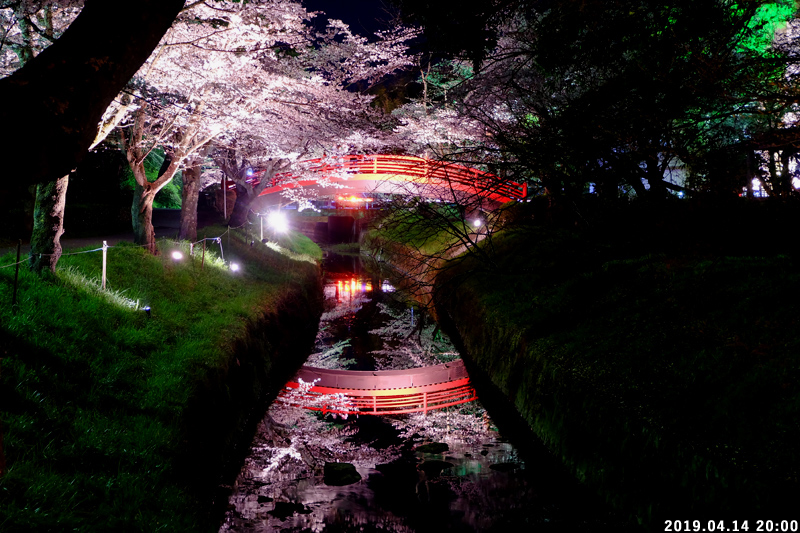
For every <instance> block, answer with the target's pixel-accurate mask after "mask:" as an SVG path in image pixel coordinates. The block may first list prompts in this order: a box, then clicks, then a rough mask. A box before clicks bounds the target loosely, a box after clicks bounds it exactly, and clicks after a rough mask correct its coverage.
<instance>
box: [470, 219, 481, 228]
mask: <svg viewBox="0 0 800 533" xmlns="http://www.w3.org/2000/svg"><path fill="white" fill-rule="evenodd" d="M472 225H473V226H475V227H476V228H480V227H481V219H479V218H476V219H475V220H473V221H472Z"/></svg>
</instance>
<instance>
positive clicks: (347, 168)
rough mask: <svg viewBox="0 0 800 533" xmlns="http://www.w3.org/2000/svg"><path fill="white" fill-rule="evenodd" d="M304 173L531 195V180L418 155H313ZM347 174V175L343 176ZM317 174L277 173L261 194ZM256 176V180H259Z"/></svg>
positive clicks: (497, 195) (507, 196)
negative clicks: (378, 177) (390, 178)
mask: <svg viewBox="0 0 800 533" xmlns="http://www.w3.org/2000/svg"><path fill="white" fill-rule="evenodd" d="M300 167H301V168H302V169H303V171H304V173H306V174H311V175H312V176H313V175H325V176H326V177H329V178H331V179H333V180H337V178H338V179H341V180H344V179H345V176H347V175H348V174H351V175H352V174H362V175H370V174H372V175H381V176H397V177H403V178H404V179H406V178H411V179H410V180H408V181H412V182H420V183H430V182H439V183H447V184H450V185H451V186H453V187H454V188H456V189H460V190H465V191H469V192H471V193H476V194H480V195H483V196H487V197H490V198H492V199H495V200H499V201H509V200H520V199H523V198H525V197H526V196H527V192H528V187H527V184H519V183H514V182H511V181H507V180H504V179H502V178H500V177H499V176H496V175H494V174H491V173H489V172H482V171H480V170H477V169H474V168H470V167H467V166H464V165H459V164H456V163H444V162H439V161H433V160H430V159H425V158H421V157H415V156H399V155H348V156H342V157H336V158H318V159H309V160H307V161H303V162H302V163H300ZM342 174H344V175H345V176H342ZM316 179H317V178H314V177H309V178H306V176H305V175H298V174H296V173H292V172H283V173H279V174H276V175H275V176H274V177H273V178H272V180H271V182H270V184H269V185H268V186H267V187H266V188H265V189H264V191H263V192H262V193H261V194H270V193H273V192H277V191H279V190H281V189H287V188H294V187H297V186H298V185H310V184H313V183H314V182H315V181H316ZM259 180H260V177H259V176H254V177H253V178H252V180H251V181H252V182H253V183H254V184H257V183H259Z"/></svg>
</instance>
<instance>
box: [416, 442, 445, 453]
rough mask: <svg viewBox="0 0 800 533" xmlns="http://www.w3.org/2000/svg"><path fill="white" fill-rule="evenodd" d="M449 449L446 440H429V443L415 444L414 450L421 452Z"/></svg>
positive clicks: (440, 451) (438, 451)
mask: <svg viewBox="0 0 800 533" xmlns="http://www.w3.org/2000/svg"><path fill="white" fill-rule="evenodd" d="M449 449H450V446H448V445H447V443H446V442H431V443H430V444H423V445H422V446H417V448H416V451H418V452H422V453H443V452H446V451H448V450H449Z"/></svg>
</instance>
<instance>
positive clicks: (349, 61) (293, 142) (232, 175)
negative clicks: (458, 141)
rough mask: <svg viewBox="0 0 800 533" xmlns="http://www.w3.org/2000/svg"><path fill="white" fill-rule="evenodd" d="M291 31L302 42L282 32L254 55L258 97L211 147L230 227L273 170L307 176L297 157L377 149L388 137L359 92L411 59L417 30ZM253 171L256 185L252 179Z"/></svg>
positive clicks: (299, 197)
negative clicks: (273, 44)
mask: <svg viewBox="0 0 800 533" xmlns="http://www.w3.org/2000/svg"><path fill="white" fill-rule="evenodd" d="M303 32H305V34H304V33H303ZM296 35H297V37H299V38H301V39H304V41H301V42H296V43H295V44H293V45H292V47H291V48H288V47H289V45H288V43H287V42H286V39H285V37H284V39H283V40H282V41H281V43H280V48H279V50H278V51H277V52H275V53H273V54H262V55H261V56H260V57H259V62H260V65H261V68H262V69H263V70H261V71H260V72H259V73H258V74H259V75H260V77H259V78H258V82H259V87H260V91H259V92H258V93H257V96H256V98H254V99H253V100H251V102H252V101H255V102H256V103H255V104H253V105H250V107H249V110H250V112H249V113H248V115H247V116H246V117H241V118H239V119H237V120H236V121H234V122H231V123H230V124H228V126H227V129H226V132H225V133H223V134H222V136H221V138H220V139H219V142H218V143H217V144H218V147H217V148H216V149H215V150H214V151H213V152H212V153H213V159H214V161H215V162H216V163H217V165H218V167H219V169H220V170H221V171H222V173H223V174H224V175H225V177H226V179H228V180H230V181H232V182H234V183H235V184H236V190H237V199H236V204H235V207H234V208H233V211H232V214H231V224H233V225H235V226H238V225H241V224H242V223H243V222H244V221H245V219H246V217H247V214H248V212H249V210H250V204H251V203H252V201H253V200H254V199H255V198H256V197H257V196H258V195H259V194H260V193H261V192H262V191H263V190H264V189H265V188H266V187H267V186H268V185H269V184H270V183H271V182H272V178H273V177H275V175H276V174H278V173H282V172H286V171H288V170H289V169H290V168H291V169H292V173H293V174H294V175H295V176H297V177H298V178H302V177H303V176H304V172H303V168H302V167H297V166H295V167H293V166H292V165H293V164H294V163H296V162H297V161H299V160H301V159H303V158H309V157H315V156H321V155H324V154H334V153H336V152H340V151H348V152H353V151H369V150H379V149H380V147H383V146H386V144H387V143H389V142H391V141H390V140H389V138H388V137H387V135H386V134H385V132H382V131H381V130H380V128H379V127H378V123H379V122H380V114H379V113H378V111H377V110H375V109H373V108H372V107H371V106H370V104H371V100H372V97H371V96H367V95H365V94H364V93H365V92H366V91H367V90H368V89H369V87H371V86H372V85H373V84H374V83H375V82H376V81H378V80H380V79H381V78H383V77H384V76H386V75H388V74H391V73H392V72H394V71H396V70H398V69H400V68H403V67H405V66H407V65H408V64H410V61H411V58H410V57H409V56H408V55H407V46H406V41H407V40H408V39H409V38H410V37H411V36H413V35H414V32H413V31H411V30H408V29H404V28H399V29H398V30H397V31H396V32H385V33H381V34H380V35H378V36H377V39H376V40H374V41H369V40H367V39H366V38H363V37H360V36H357V35H354V34H353V33H352V32H350V30H349V28H348V27H347V26H346V25H344V24H343V23H342V22H341V21H336V20H334V21H331V22H330V24H329V27H328V28H327V30H326V31H325V32H323V33H321V34H314V33H313V30H312V29H311V27H310V26H304V27H302V28H299V29H297V34H296ZM254 171H256V172H258V174H259V178H260V179H259V180H258V181H257V183H254V182H253V180H251V179H250V178H251V176H250V173H252V172H254ZM305 193H306V191H304V190H303V189H302V187H298V188H294V189H291V190H288V191H286V195H287V196H288V197H289V199H290V201H300V202H304V201H307V196H306V194H305ZM184 215H185V216H186V217H191V216H192V214H187V213H184ZM182 226H183V224H182Z"/></svg>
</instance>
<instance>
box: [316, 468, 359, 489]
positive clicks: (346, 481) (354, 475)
mask: <svg viewBox="0 0 800 533" xmlns="http://www.w3.org/2000/svg"><path fill="white" fill-rule="evenodd" d="M323 473H324V478H323V481H324V482H325V484H326V485H333V486H337V487H339V486H342V485H352V484H353V483H356V482H358V481H361V474H359V473H358V471H356V467H355V466H353V465H351V464H350V463H325V469H324V471H323Z"/></svg>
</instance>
